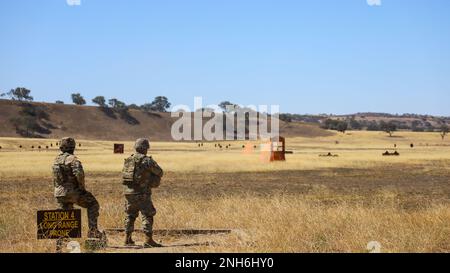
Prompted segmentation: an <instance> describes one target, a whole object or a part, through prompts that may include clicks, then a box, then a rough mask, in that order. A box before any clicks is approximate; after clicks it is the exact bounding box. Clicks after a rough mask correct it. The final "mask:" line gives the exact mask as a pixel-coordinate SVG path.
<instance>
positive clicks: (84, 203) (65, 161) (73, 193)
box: [53, 137, 102, 238]
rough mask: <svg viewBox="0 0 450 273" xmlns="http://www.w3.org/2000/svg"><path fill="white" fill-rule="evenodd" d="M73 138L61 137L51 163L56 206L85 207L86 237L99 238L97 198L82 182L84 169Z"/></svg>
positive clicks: (65, 207) (66, 207) (64, 207)
mask: <svg viewBox="0 0 450 273" xmlns="http://www.w3.org/2000/svg"><path fill="white" fill-rule="evenodd" d="M75 146H76V143H75V140H74V139H73V138H70V137H66V138H63V139H61V142H60V145H59V149H60V150H61V154H59V155H58V156H57V157H56V159H55V162H54V163H53V184H54V187H55V193H54V195H55V198H56V201H57V203H58V208H59V209H63V210H70V209H73V205H74V204H76V205H78V206H80V207H82V208H86V209H87V214H88V225H89V231H88V237H89V238H101V237H102V233H101V232H100V231H99V230H98V226H97V219H98V216H99V209H100V206H99V204H98V202H97V199H95V197H94V196H93V195H92V194H91V193H90V192H88V191H86V187H85V184H84V171H83V166H82V165H81V162H80V161H79V160H78V158H77V157H76V156H75V155H74V151H75Z"/></svg>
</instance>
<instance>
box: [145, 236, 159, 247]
mask: <svg viewBox="0 0 450 273" xmlns="http://www.w3.org/2000/svg"><path fill="white" fill-rule="evenodd" d="M144 247H163V245H161V244H158V243H157V242H155V240H153V236H152V235H146V238H145V243H144Z"/></svg>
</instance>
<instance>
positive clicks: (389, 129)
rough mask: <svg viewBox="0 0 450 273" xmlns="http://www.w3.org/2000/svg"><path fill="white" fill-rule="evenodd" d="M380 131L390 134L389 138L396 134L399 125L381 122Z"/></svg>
mask: <svg viewBox="0 0 450 273" xmlns="http://www.w3.org/2000/svg"><path fill="white" fill-rule="evenodd" d="M380 130H382V131H384V132H386V133H388V134H389V136H390V137H392V135H393V134H394V132H395V131H397V125H396V124H395V123H394V122H392V121H390V122H385V121H380Z"/></svg>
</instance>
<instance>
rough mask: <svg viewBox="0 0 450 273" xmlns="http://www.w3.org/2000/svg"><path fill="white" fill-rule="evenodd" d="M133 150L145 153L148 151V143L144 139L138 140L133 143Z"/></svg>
mask: <svg viewBox="0 0 450 273" xmlns="http://www.w3.org/2000/svg"><path fill="white" fill-rule="evenodd" d="M134 149H135V150H136V151H146V150H148V149H150V142H149V141H148V139H146V138H139V139H137V140H136V143H134Z"/></svg>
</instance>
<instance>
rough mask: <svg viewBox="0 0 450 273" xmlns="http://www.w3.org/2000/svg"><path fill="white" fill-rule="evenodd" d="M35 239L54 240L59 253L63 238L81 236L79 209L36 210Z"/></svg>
mask: <svg viewBox="0 0 450 273" xmlns="http://www.w3.org/2000/svg"><path fill="white" fill-rule="evenodd" d="M36 219H37V239H38V240H56V252H57V253H61V252H62V247H63V243H64V240H67V239H72V238H81V210H79V209H75V210H41V211H38V212H37V217H36Z"/></svg>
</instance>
